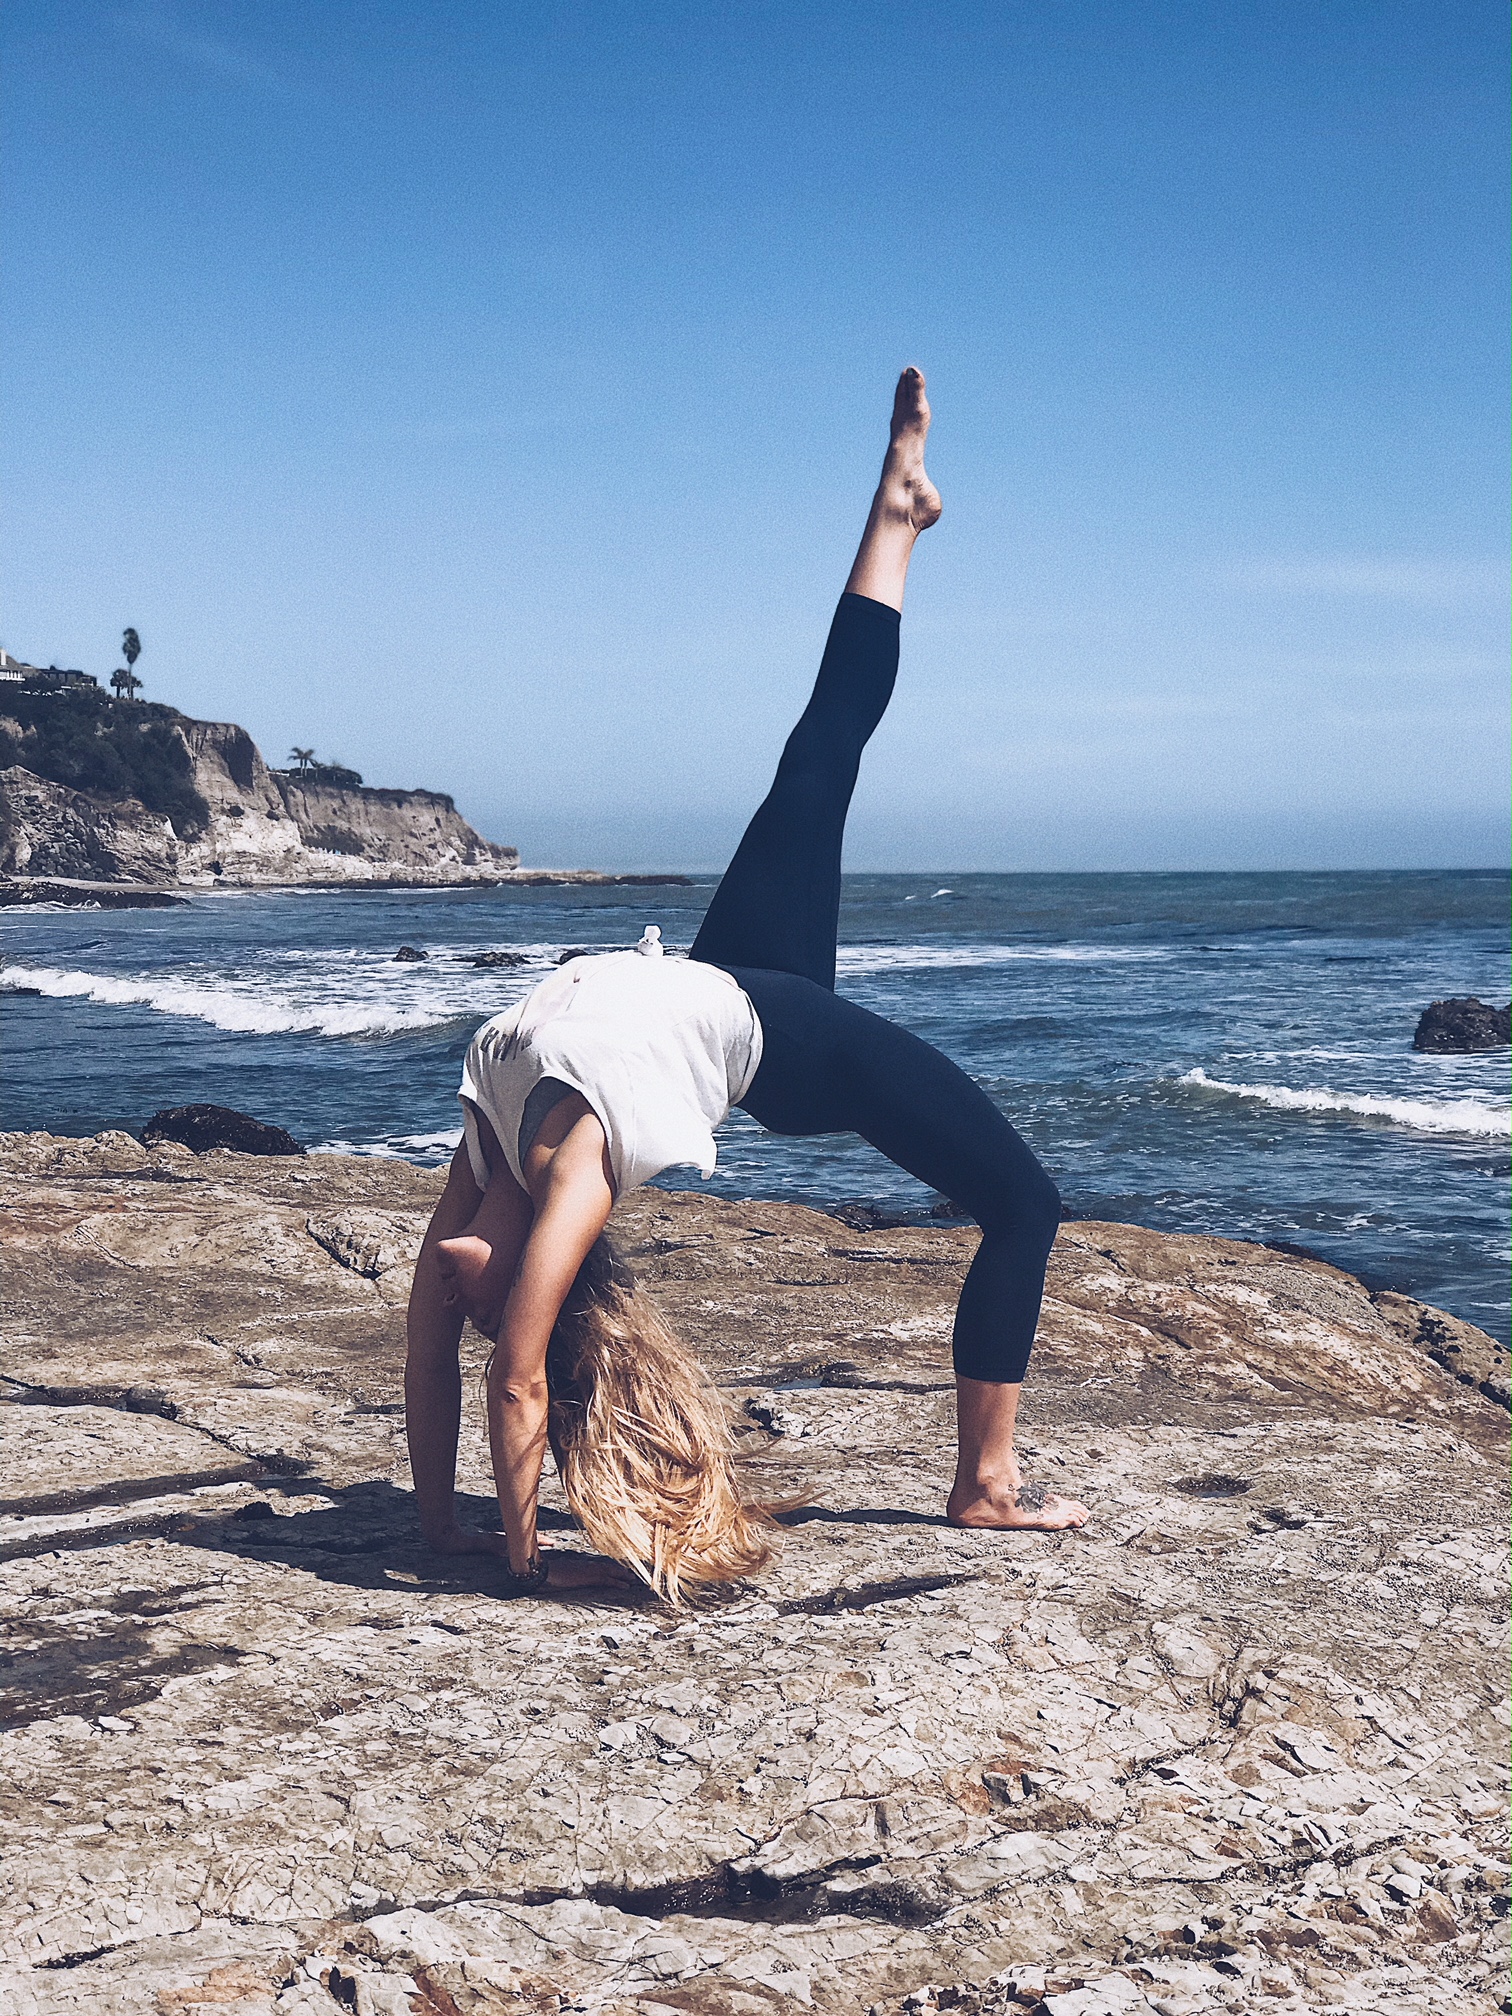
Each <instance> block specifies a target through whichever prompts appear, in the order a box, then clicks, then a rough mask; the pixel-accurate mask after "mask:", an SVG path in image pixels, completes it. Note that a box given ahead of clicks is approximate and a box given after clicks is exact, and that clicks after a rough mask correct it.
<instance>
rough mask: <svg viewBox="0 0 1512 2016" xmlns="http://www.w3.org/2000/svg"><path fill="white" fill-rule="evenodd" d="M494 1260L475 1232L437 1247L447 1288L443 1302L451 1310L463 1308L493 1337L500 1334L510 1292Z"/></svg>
mask: <svg viewBox="0 0 1512 2016" xmlns="http://www.w3.org/2000/svg"><path fill="white" fill-rule="evenodd" d="M493 1257H494V1249H493V1248H492V1246H490V1245H489V1243H488V1241H487V1240H486V1239H479V1238H478V1237H477V1236H476V1235H475V1234H472V1233H467V1232H464V1233H463V1234H462V1235H461V1236H460V1237H459V1238H456V1239H442V1240H439V1241H438V1242H437V1245H436V1268H437V1271H438V1272H439V1274H440V1276H441V1280H442V1282H443V1284H444V1286H445V1290H446V1292H445V1295H444V1296H443V1298H442V1299H443V1300H444V1301H445V1303H446V1306H447V1308H448V1309H460V1310H461V1312H462V1314H463V1315H464V1316H465V1317H466V1318H467V1320H468V1322H469V1323H471V1324H472V1326H473V1328H474V1329H475V1330H478V1331H481V1333H482V1334H483V1335H484V1336H485V1337H490V1338H496V1337H497V1336H498V1334H499V1325H500V1324H501V1323H502V1322H503V1320H504V1301H505V1297H506V1296H507V1294H508V1292H509V1285H508V1283H507V1282H505V1283H502V1284H501V1283H500V1282H499V1281H498V1280H497V1279H496V1278H495V1276H496V1275H497V1273H498V1271H499V1270H497V1269H493ZM491 1269H492V1270H493V1271H492V1272H491V1271H490V1270H491Z"/></svg>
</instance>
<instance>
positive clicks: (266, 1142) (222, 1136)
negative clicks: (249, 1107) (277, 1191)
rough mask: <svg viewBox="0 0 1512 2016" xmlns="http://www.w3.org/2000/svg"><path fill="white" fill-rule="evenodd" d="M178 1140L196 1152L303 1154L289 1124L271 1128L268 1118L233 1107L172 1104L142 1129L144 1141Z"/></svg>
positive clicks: (154, 1145)
mask: <svg viewBox="0 0 1512 2016" xmlns="http://www.w3.org/2000/svg"><path fill="white" fill-rule="evenodd" d="M165 1142H176V1143H177V1144H178V1145H179V1147H181V1148H188V1149H191V1150H192V1151H193V1152H194V1153H195V1154H196V1155H208V1154H209V1153H210V1152H211V1151H212V1150H213V1149H216V1148H225V1149H229V1150H230V1151H231V1153H232V1154H235V1155H303V1153H304V1152H305V1151H304V1149H303V1148H302V1147H301V1145H300V1144H299V1142H297V1141H296V1140H295V1139H294V1136H293V1135H292V1134H291V1133H290V1132H289V1130H288V1129H287V1128H286V1127H270V1126H269V1124H268V1122H267V1121H266V1120H254V1119H253V1118H252V1116H251V1114H250V1113H238V1112H237V1111H236V1109H235V1107H233V1106H211V1105H206V1104H199V1105H195V1106H168V1107H165V1108H164V1109H163V1111H162V1112H161V1113H154V1114H153V1116H152V1118H151V1119H150V1120H148V1121H147V1122H145V1124H144V1125H143V1128H142V1144H143V1146H144V1147H147V1148H161V1147H162V1146H163V1145H164V1143H165Z"/></svg>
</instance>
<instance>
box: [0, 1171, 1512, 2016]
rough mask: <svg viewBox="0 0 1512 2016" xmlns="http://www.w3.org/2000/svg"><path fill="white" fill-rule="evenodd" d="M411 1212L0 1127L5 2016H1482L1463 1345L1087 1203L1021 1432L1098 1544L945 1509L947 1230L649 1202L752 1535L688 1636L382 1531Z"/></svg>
mask: <svg viewBox="0 0 1512 2016" xmlns="http://www.w3.org/2000/svg"><path fill="white" fill-rule="evenodd" d="M439 1184H440V1176H439V1174H438V1173H435V1172H422V1171H418V1170H415V1169H411V1168H408V1167H406V1166H404V1165H400V1164H394V1163H382V1162H377V1161H374V1160H371V1159H364V1158H355V1157H354V1158H344V1157H337V1156H324V1155H320V1156H311V1157H309V1158H307V1159H303V1160H299V1161H293V1160H290V1161H252V1160H248V1159H245V1158H242V1157H239V1156H235V1155H227V1154H213V1155H209V1156H205V1157H202V1158H195V1157H193V1156H191V1155H190V1154H188V1153H187V1152H186V1151H184V1150H182V1149H177V1148H168V1147H165V1148H160V1149H153V1150H150V1151H149V1150H146V1149H144V1148H142V1147H141V1146H140V1145H139V1144H138V1143H136V1142H135V1141H133V1140H131V1139H130V1137H128V1136H126V1135H121V1134H114V1135H104V1136H101V1137H99V1138H98V1139H97V1140H95V1141H92V1142H77V1141H66V1140H57V1139H52V1138H50V1137H47V1136H32V1137H23V1136H10V1137H4V1138H3V1139H0V1207H3V1210H0V1227H3V1230H0V1240H3V1260H4V1266H3V1271H0V1282H3V1288H0V1293H3V1296H4V1306H3V1310H0V1325H3V1336H4V1357H3V1361H0V1372H3V1380H4V1386H3V1390H4V1392H5V1393H6V1394H7V1395H8V1396H9V1404H0V1474H3V1476H4V1478H5V1482H4V1484H3V1486H0V1490H3V1492H4V1502H3V1506H0V1511H3V1513H4V1520H3V1523H0V1603H3V1606H4V1612H5V1617H6V1635H7V1663H6V1664H5V1665H4V1667H3V1668H0V1705H3V1711H4V1718H5V1734H4V1735H3V1737H0V1745H3V1749H0V1755H3V1763H4V1768H3V1772H0V1786H3V1788H4V1789H3V1791H0V1812H3V1816H4V1818H3V1827H4V1832H5V1839H6V1847H7V1853H6V1855H5V1857H4V1863H3V1868H4V1874H3V1879H0V2007H3V2008H4V2009H5V2010H6V2011H7V2016H63V2012H78V2016H85V2012H88V2016H96V2012H98V2016H105V2012H109V2016H199V2012H200V2011H201V2010H202V2009H208V2008H214V2009H224V2010H228V2011H230V2012H232V2016H270V2012H274V2011H276V2012H279V2016H296V2012H297V2016H337V2012H339V2011H341V2010H342V2009H347V2010H357V2011H379V2012H384V2016H399V2012H403V2016H415V2012H419V2016H452V2012H454V2011H456V2012H462V2016H484V2012H486V2016H501V2012H510V2016H548V2012H552V2016H555V2012H561V2016H566V2012H567V2011H569V2010H571V2011H580V2012H585V2016H599V2012H603V2016H666V2012H669V2011H678V2012H686V2016H703V2012H708V2016H815V2012H818V2016H866V2012H868V2011H873V2010H875V2011H877V2012H880V2016H927V2012H929V2011H932V2010H937V2009H938V2010H946V2009H950V2010H956V2011H961V2012H965V2016H1006V2012H1009V2011H1015V2012H1022V2011H1027V2010H1034V2009H1038V2010H1041V2011H1042V2012H1044V2016H1110V2012H1111V2016H1133V2012H1137V2016H1153V2012H1159V2016H1198V2012H1208V2011H1213V2012H1216V2011H1220V2010H1228V2011H1234V2012H1250V2016H1253V2012H1256V2011H1259V2010H1266V2011H1281V2012H1284V2011H1292V2012H1299V2011H1321V2010H1338V2011H1349V2012H1355V2016H1382V2012H1387V2016H1491V2012H1492V2011H1494V2010H1498V2009H1500V2008H1501V2007H1502V2006H1503V2004H1502V2001H1501V1997H1502V1996H1504V1994H1505V1992H1506V1985H1505V1959H1506V1943H1505V1925H1504V1916H1503V1915H1502V1914H1504V1912H1505V1908H1506V1892H1505V1873H1504V1867H1503V1857H1504V1846H1505V1833H1504V1826H1503V1814H1504V1796H1505V1795H1504V1787H1505V1767H1506V1729H1507V1719H1508V1709H1507V1690H1506V1674H1505V1660H1504V1644H1505V1637H1504V1633H1505V1622H1504V1619H1505V1574H1504V1558H1505V1511H1504V1502H1505V1488H1504V1479H1505V1468H1504V1456H1505V1430H1506V1415H1505V1413H1504V1412H1503V1411H1502V1410H1501V1408H1499V1407H1498V1406H1496V1405H1494V1404H1492V1400H1491V1399H1490V1397H1488V1396H1489V1394H1491V1393H1500V1394H1502V1395H1503V1396H1504V1395H1505V1381H1506V1354H1505V1353H1504V1352H1502V1351H1501V1349H1500V1347H1499V1346H1498V1345H1496V1344H1495V1343H1493V1341H1492V1340H1491V1339H1490V1338H1488V1337H1486V1336H1485V1335H1484V1334H1483V1333H1481V1332H1479V1331H1477V1330H1475V1329H1474V1328H1473V1327H1472V1326H1470V1325H1468V1324H1464V1323H1460V1322H1457V1321H1456V1319H1454V1318H1453V1317H1450V1316H1447V1315H1445V1314H1443V1313H1442V1312H1439V1311H1434V1310H1430V1309H1427V1308H1425V1307H1424V1306H1423V1305H1421V1304H1419V1303H1416V1302H1413V1301H1410V1300H1408V1299H1407V1298H1405V1297H1401V1296H1391V1295H1371V1294H1369V1293H1368V1292H1367V1291H1366V1290H1365V1289H1364V1288H1363V1287H1361V1285H1360V1284H1359V1283H1358V1282H1357V1281H1355V1280H1353V1279H1352V1278H1351V1277H1350V1276H1348V1275H1346V1274H1342V1273H1340V1272H1339V1271H1337V1270H1336V1269H1334V1268H1331V1267H1328V1266H1326V1265H1324V1264H1323V1263H1322V1262H1319V1261H1315V1260H1310V1259H1307V1258H1304V1257H1301V1256H1298V1255H1295V1254H1286V1253H1278V1252H1273V1251H1270V1250H1267V1249H1265V1248H1261V1247H1255V1246H1249V1245H1242V1244H1239V1243H1236V1242H1233V1241H1228V1240H1222V1239H1205V1238H1196V1237H1184V1236H1183V1237H1175V1236H1162V1235H1160V1234H1156V1233H1152V1232H1147V1231H1142V1230H1139V1229H1137V1228H1134V1227H1130V1226H1120V1225H1109V1224H1098V1223H1091V1222H1077V1223H1071V1224H1067V1225H1065V1226H1063V1227H1062V1230H1061V1234H1060V1238H1059V1240H1058V1242H1057V1246H1056V1250H1055V1254H1054V1257H1053V1260H1052V1266H1051V1273H1050V1280H1049V1292H1048V1296H1047V1300H1046V1305H1045V1318H1044V1323H1043V1327H1042V1339H1043V1341H1042V1344H1041V1347H1040V1349H1039V1352H1038V1354H1037V1358H1036V1365H1035V1371H1034V1374H1033V1383H1032V1385H1031V1387H1030V1388H1029V1390H1028V1393H1027V1396H1026V1400H1025V1404H1024V1433H1023V1444H1024V1450H1025V1455H1026V1458H1027V1461H1028V1463H1029V1465H1030V1467H1031V1470H1032V1472H1033V1474H1036V1475H1038V1476H1040V1477H1042V1478H1046V1479H1048V1480H1053V1481H1054V1482H1055V1483H1056V1484H1058V1485H1069V1486H1071V1487H1073V1488H1074V1489H1075V1490H1076V1491H1077V1492H1078V1494H1079V1495H1081V1496H1082V1497H1084V1498H1085V1499H1086V1500H1087V1501H1088V1502H1089V1504H1090V1505H1091V1507H1092V1511H1093V1520H1092V1523H1091V1525H1090V1526H1089V1527H1088V1528H1087V1529H1086V1530H1085V1531H1084V1532H1082V1533H1079V1534H1067V1535H1059V1536H1046V1535H1029V1534H1021V1535H1013V1536H1004V1535H988V1534H981V1533H968V1532H959V1531H956V1530H954V1529H952V1528H950V1527H948V1526H946V1525H944V1524H943V1522H942V1520H941V1518H940V1506H941V1501H942V1496H943V1490H944V1485H945V1482H946V1480H947V1478H948V1473H949V1462H950V1453H951V1420H952V1414H951V1397H952V1396H951V1390H950V1380H949V1372H948V1365H949V1325H950V1313H951V1306H952V1302H953V1299H954V1295H955V1292H956V1289H957V1287H958V1284H959V1281H960V1278H961V1272H962V1269H963V1266H964V1265H965V1263H966V1261H967V1259H968V1258H969V1255H970V1252H971V1250H972V1245H973V1238H972V1235H971V1234H970V1233H969V1232H968V1231H965V1230H961V1229H958V1228H952V1227H944V1226H940V1227H935V1226H927V1227H916V1228H903V1229H890V1230H867V1229H863V1230H859V1231H858V1230H856V1229H853V1228H852V1227H850V1226H848V1225H845V1224H843V1223H841V1222H840V1221H838V1220H837V1219H835V1218H832V1217H828V1216H825V1215H824V1214H822V1213H819V1212H815V1211H807V1210H802V1209H800V1208H798V1207H796V1206H791V1205H782V1204H729V1203H719V1202H717V1201H714V1200H711V1199H709V1198H707V1197H703V1196H693V1195H674V1194H668V1193H664V1192H658V1191H654V1190H651V1191H643V1192H640V1193H638V1194H637V1196H636V1197H634V1198H633V1199H631V1200H629V1201H628V1202H627V1204H626V1205H625V1206H623V1207H621V1210H620V1212H619V1213H618V1226H619V1232H620V1237H621V1239H622V1242H623V1243H624V1245H625V1246H626V1248H627V1249H628V1251H629V1252H630V1254H631V1256H632V1258H633V1259H634V1261H635V1263H636V1265H637V1266H638V1268H639V1269H640V1270H641V1272H642V1275H643V1277H644V1278H645V1279H646V1281H647V1282H648V1284H649V1285H650V1287H651V1288H652V1290H653V1292H655V1293H656V1295H657V1296H658V1297H659V1298H660V1299H661V1300H662V1301H663V1303H664V1304H665V1306H666V1308H667V1311H668V1313H669V1315H670V1316H671V1318H672V1319H673V1320H674V1321H675V1322H676V1323H677V1324H678V1325H679V1327H680V1328H681V1329H682V1331H683V1332H684V1334H685V1335H687V1336H688V1337H689V1338H690V1339H691V1340H692V1341H693V1342H694V1343H695V1344H696V1345H697V1347H698V1349H699V1350H700V1351H701V1353H702V1354H703V1355H704V1357H705V1359H706V1361H707V1362H708V1364H709V1365H710V1367H711V1369H712V1370H713V1372H714V1374H715V1376H716V1378H717V1379H718V1380H719V1381H720V1383H721V1384H722V1386H723V1387H724V1388H725V1389H726V1391H727V1392H728V1394H729V1396H730V1399H731V1402H732V1404H733V1405H734V1406H735V1407H736V1409H737V1411H738V1414H739V1417H740V1418H741V1420H742V1421H743V1423H744V1426H743V1429H742V1432H741V1442H742V1446H743V1448H744V1450H745V1452H746V1454H745V1464H746V1469H747V1474H748V1479H749V1483H750V1486H751V1488H752V1490H753V1491H755V1492H759V1493H762V1494H764V1495H767V1496H770V1497H771V1498H773V1499H786V1500H790V1501H792V1502H793V1504H794V1508H795V1509H793V1510H792V1511H790V1512H789V1513H788V1514H787V1515H785V1516H786V1523H787V1526H788V1529H789V1530H788V1535H787V1541H786V1546H785V1551H784V1554H783V1557H782V1559H781V1561H780V1563H779V1565H778V1566H777V1567H776V1568H775V1569H774V1570H773V1571H772V1572H771V1573H770V1574H768V1575H767V1576H765V1577H763V1579H762V1580H761V1581H760V1583H759V1584H756V1585H753V1586H751V1587H748V1588H744V1589H741V1590H736V1591H732V1592H730V1594H729V1596H728V1597H727V1598H726V1599H725V1600H723V1601H721V1602H716V1603H713V1604H711V1605H709V1606H707V1607H705V1608H702V1609H700V1610H698V1611H695V1612H691V1613H689V1612H684V1613H673V1612H669V1611H666V1610H664V1609H661V1608H659V1607H657V1606H656V1605H655V1604H653V1603H651V1602H649V1601H637V1600H634V1599H631V1598H614V1599H604V1600H589V1599H579V1600H567V1599H559V1600H555V1601H553V1600H549V1596H548V1598H540V1599H538V1598H528V1599H517V1600H505V1599H504V1597H503V1595H502V1592H501V1590H500V1588H499V1586H498V1584H497V1582H496V1581H494V1580H493V1579H492V1578H491V1573H490V1570H489V1568H488V1566H487V1564H486V1563H483V1562H479V1561H473V1562H469V1561H458V1560H440V1559H437V1558H435V1557H433V1556H431V1555H429V1554H428V1553H427V1552H426V1551H425V1550H424V1549H423V1548H422V1547H421V1546H420V1545H419V1544H418V1541H417V1537H416V1532H415V1525H414V1518H413V1513H412V1501H411V1498H410V1494H409V1487H408V1473H407V1469H406V1466H405V1462H404V1456H403V1414H402V1396H401V1385H400V1373H401V1365H402V1319H403V1306H404V1299H405V1294H406V1290H407V1285H408V1270H409V1267H410V1265H411V1262H412V1259H413V1255H414V1252H415V1250H416V1247H417V1245H418V1241H419V1237H420V1233H421V1230H422V1228H423V1226H424V1223H425V1218H426V1214H427V1212H428V1210H429V1208H430V1206H431V1204H432V1203H433V1201H434V1198H435V1196H436V1194H437V1191H438V1189H439ZM481 1360H482V1349H481V1347H477V1348H475V1347H474V1345H473V1344H472V1343H470V1344H469V1347H468V1356H467V1364H466V1378H465V1391H466V1394H467V1396H468V1397H467V1404H466V1414H465V1431H464V1440H463V1447H462V1452H461V1481H462V1485H463V1488H464V1491H465V1492H466V1493H467V1494H468V1503H469V1505H470V1507H471V1512H472V1515H473V1516H474V1517H475V1518H477V1519H480V1520H481V1519H484V1518H486V1517H487V1515H488V1509H489V1500H488V1470H487V1455H486V1449H485V1445H484V1439H483V1434H482V1425H481V1420H480V1417H479V1413H478V1408H477V1404H476V1398H475V1392H476V1383H477V1374H478V1371H479V1369H480V1366H481ZM1451 1367H1453V1368H1456V1369H1453V1370H1451V1369H1450V1368H1451ZM546 1499H547V1509H546V1525H547V1527H548V1529H549V1533H550V1537H551V1538H552V1539H553V1540H555V1541H556V1542H557V1543H558V1544H570V1543H571V1539H572V1534H571V1531H570V1522H569V1521H568V1519H567V1516H566V1513H565V1510H564V1508H563V1506H562V1501H561V1499H560V1496H559V1495H558V1494H557V1492H556V1490H555V1487H554V1486H549V1487H548V1490H547V1493H546Z"/></svg>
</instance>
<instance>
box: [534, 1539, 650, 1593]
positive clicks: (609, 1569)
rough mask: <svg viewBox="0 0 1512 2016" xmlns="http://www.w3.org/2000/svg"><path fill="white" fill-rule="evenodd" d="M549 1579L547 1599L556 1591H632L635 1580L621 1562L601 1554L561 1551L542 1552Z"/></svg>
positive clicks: (559, 1549) (547, 1579)
mask: <svg viewBox="0 0 1512 2016" xmlns="http://www.w3.org/2000/svg"><path fill="white" fill-rule="evenodd" d="M541 1559H542V1560H543V1561H544V1562H545V1563H546V1566H547V1576H546V1586H545V1588H544V1590H543V1592H542V1593H543V1594H544V1595H548V1596H549V1595H550V1594H551V1591H552V1590H553V1589H633V1588H635V1587H637V1586H638V1585H637V1583H636V1580H635V1577H634V1576H633V1575H632V1574H631V1573H630V1571H629V1569H628V1568H622V1567H621V1566H620V1564H619V1562H618V1561H610V1560H607V1559H606V1558H605V1557H604V1555H602V1554H575V1553H573V1554H569V1553H567V1552H566V1551H565V1550H564V1549H561V1548H551V1549H549V1550H548V1549H543V1550H542V1553H541Z"/></svg>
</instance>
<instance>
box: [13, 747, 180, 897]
mask: <svg viewBox="0 0 1512 2016" xmlns="http://www.w3.org/2000/svg"><path fill="white" fill-rule="evenodd" d="M179 865H180V847H179V841H178V836H177V835H176V834H175V833H174V830H173V827H172V825H171V824H170V823H169V821H168V820H166V819H164V818H161V817H159V815H158V814H156V813H154V812H149V811H148V810H147V807H146V806H145V805H141V804H138V802H137V801H136V799H135V798H127V799H124V800H122V801H121V802H119V803H117V804H108V803H107V802H105V801H104V800H103V799H99V798H95V797H93V796H91V795H90V794H89V793H88V792H86V791H71V790H70V789H69V787H68V786H67V785H66V784H54V783H53V782H52V781H51V779H50V778H47V777H37V776H34V775H33V774H32V772H31V771H30V770H23V769H22V768H21V767H20V765H19V764H12V765H11V766H10V768H9V769H5V770H0V872H4V873H6V874H10V875H61V876H69V877H76V878H78V879H80V880H83V881H90V882H93V881H99V882H145V883H161V882H173V881H176V880H177V879H178V874H179Z"/></svg>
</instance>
